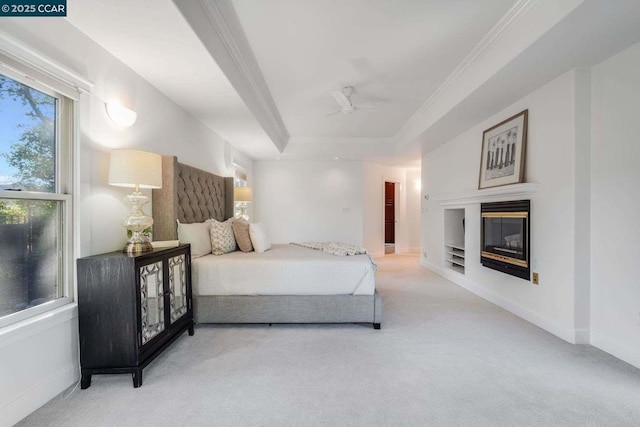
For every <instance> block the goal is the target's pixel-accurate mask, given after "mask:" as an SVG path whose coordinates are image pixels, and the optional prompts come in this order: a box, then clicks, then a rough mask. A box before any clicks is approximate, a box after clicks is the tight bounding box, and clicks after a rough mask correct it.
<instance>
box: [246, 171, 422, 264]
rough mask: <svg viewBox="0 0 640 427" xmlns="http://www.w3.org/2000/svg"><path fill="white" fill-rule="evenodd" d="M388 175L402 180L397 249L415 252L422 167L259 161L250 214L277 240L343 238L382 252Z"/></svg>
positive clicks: (328, 239) (339, 239) (389, 177)
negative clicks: (407, 168)
mask: <svg viewBox="0 0 640 427" xmlns="http://www.w3.org/2000/svg"><path fill="white" fill-rule="evenodd" d="M407 177H410V178H409V180H410V182H408V181H407V179H408V178H407ZM385 179H387V180H392V181H397V182H398V183H400V193H399V194H400V199H399V200H398V218H397V219H398V224H397V228H396V244H397V245H398V247H399V252H409V251H411V250H413V251H416V252H417V251H418V250H419V246H420V242H419V235H420V233H419V230H420V215H419V211H420V192H419V189H418V188H417V187H416V182H418V181H419V180H420V172H419V171H418V170H411V171H408V170H406V169H405V168H400V167H393V166H386V165H381V164H377V163H370V162H362V161H349V160H329V161H295V160H273V161H271V160H264V161H263V160H260V161H256V162H255V163H254V189H255V191H254V198H255V200H254V214H255V215H254V218H252V219H253V220H255V221H259V222H262V223H264V224H265V226H266V228H267V232H268V233H269V236H270V238H271V239H272V241H274V242H278V243H287V242H295V241H305V240H321V241H345V242H349V243H354V244H357V245H362V246H364V247H366V248H367V249H369V251H370V252H371V253H372V254H374V255H382V254H384V216H383V215H384V209H383V207H384V200H383V194H384V193H383V192H384V180H385Z"/></svg>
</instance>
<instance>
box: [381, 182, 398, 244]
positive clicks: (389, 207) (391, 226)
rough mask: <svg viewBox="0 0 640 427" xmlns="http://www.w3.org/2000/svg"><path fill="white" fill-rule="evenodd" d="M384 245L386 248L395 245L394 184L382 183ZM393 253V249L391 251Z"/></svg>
mask: <svg viewBox="0 0 640 427" xmlns="http://www.w3.org/2000/svg"><path fill="white" fill-rule="evenodd" d="M384 243H385V252H387V251H386V248H387V247H388V246H390V245H395V243H396V184H395V182H385V183H384ZM392 252H395V248H393V251H392Z"/></svg>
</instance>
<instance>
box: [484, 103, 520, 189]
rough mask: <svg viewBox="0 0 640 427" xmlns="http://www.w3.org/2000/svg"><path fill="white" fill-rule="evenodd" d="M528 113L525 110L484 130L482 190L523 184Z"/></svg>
mask: <svg viewBox="0 0 640 427" xmlns="http://www.w3.org/2000/svg"><path fill="white" fill-rule="evenodd" d="M527 114H528V110H525V111H523V112H521V113H519V114H517V115H515V116H513V117H510V118H509V119H507V120H505V121H504V122H502V123H499V124H497V125H495V126H493V127H492V128H490V129H487V130H486V131H484V133H483V140H482V160H481V163H480V180H479V183H478V188H479V189H482V188H489V187H497V186H500V185H508V184H515V183H519V182H523V180H524V160H525V149H526V141H527Z"/></svg>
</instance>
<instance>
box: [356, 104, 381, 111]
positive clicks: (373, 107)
mask: <svg viewBox="0 0 640 427" xmlns="http://www.w3.org/2000/svg"><path fill="white" fill-rule="evenodd" d="M356 108H357V109H358V110H379V109H381V108H382V105H375V104H369V105H367V104H362V105H360V104H358V105H356Z"/></svg>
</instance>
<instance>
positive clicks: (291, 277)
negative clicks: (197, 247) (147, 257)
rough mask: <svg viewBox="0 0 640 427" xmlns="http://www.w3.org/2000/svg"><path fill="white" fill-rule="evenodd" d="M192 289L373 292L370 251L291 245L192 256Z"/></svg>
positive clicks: (236, 292) (253, 292) (208, 292)
mask: <svg viewBox="0 0 640 427" xmlns="http://www.w3.org/2000/svg"><path fill="white" fill-rule="evenodd" d="M192 278H193V293H194V294H195V295H203V296H204V295H373V294H374V292H375V280H374V267H373V265H372V264H371V261H370V259H369V257H368V255H354V256H335V255H330V254H327V253H324V252H321V251H316V250H313V249H308V248H304V247H301V246H295V245H286V244H280V245H277V244H276V245H273V246H272V248H271V249H270V250H268V251H266V252H261V253H257V252H248V253H244V252H240V251H237V252H232V253H229V254H226V255H206V256H204V257H201V258H196V259H194V260H193V261H192Z"/></svg>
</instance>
